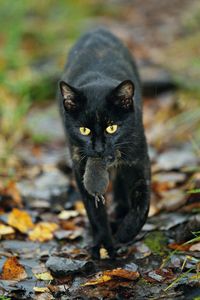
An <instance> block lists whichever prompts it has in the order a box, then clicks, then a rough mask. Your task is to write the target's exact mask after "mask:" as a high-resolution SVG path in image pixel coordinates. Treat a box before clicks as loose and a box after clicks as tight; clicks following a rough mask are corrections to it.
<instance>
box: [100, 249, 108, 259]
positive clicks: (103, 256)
mask: <svg viewBox="0 0 200 300" xmlns="http://www.w3.org/2000/svg"><path fill="white" fill-rule="evenodd" d="M100 258H101V259H107V258H109V255H108V251H107V250H106V249H105V248H101V249H100Z"/></svg>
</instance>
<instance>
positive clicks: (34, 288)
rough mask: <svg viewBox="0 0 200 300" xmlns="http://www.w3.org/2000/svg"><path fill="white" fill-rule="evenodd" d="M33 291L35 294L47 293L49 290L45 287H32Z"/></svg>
mask: <svg viewBox="0 0 200 300" xmlns="http://www.w3.org/2000/svg"><path fill="white" fill-rule="evenodd" d="M33 290H34V291H35V292H36V293H45V292H49V289H48V287H46V286H44V287H39V286H34V287H33Z"/></svg>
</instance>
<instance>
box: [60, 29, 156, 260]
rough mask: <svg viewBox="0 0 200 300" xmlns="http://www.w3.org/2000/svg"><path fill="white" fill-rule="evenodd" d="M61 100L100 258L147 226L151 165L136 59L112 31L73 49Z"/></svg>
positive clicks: (89, 36) (94, 34) (92, 35)
mask: <svg viewBox="0 0 200 300" xmlns="http://www.w3.org/2000/svg"><path fill="white" fill-rule="evenodd" d="M58 97H59V101H60V108H61V114H62V119H63V122H64V127H65V130H66V135H67V138H68V142H69V146H70V152H71V157H72V161H73V169H74V173H75V177H76V182H77V185H78V188H79V190H80V193H81V196H82V199H83V201H84V205H85V208H86V211H87V215H88V218H89V222H90V225H91V230H92V235H93V246H92V248H91V250H92V255H93V257H94V258H99V250H100V248H101V247H102V246H103V247H105V248H106V249H107V251H108V254H109V255H110V257H111V258H112V257H114V256H115V245H117V244H121V243H124V242H128V241H132V240H133V238H134V237H135V236H136V235H137V234H138V232H139V231H140V229H141V227H142V226H143V224H144V223H145V221H146V218H147V214H148V210H149V198H150V163H149V157H148V153H147V144H146V138H145V134H144V128H143V123H142V100H141V86H140V80H139V76H138V72H137V68H136V65H135V63H134V60H133V58H132V56H131V54H130V53H129V51H128V49H127V48H126V47H125V46H124V45H123V44H122V43H121V42H120V41H119V40H118V38H116V37H115V36H114V35H113V34H111V33H110V32H108V31H107V30H104V29H97V30H94V31H92V32H89V33H87V34H85V35H84V36H83V37H82V38H80V40H79V41H78V42H77V44H76V45H75V46H74V47H73V48H72V50H71V52H70V54H69V56H68V62H67V64H66V66H65V70H64V74H63V76H62V78H61V81H60V82H59V91H58ZM112 169H115V178H114V180H113V201H114V202H115V205H116V211H115V218H116V224H118V226H116V228H115V231H114V232H112V231H111V227H110V224H109V222H108V220H107V214H106V205H105V204H104V202H105V198H104V197H105V192H106V189H107V186H108V182H109V173H110V172H111V171H112Z"/></svg>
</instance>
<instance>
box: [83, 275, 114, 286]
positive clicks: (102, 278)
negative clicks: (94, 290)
mask: <svg viewBox="0 0 200 300" xmlns="http://www.w3.org/2000/svg"><path fill="white" fill-rule="evenodd" d="M111 279H112V277H111V276H108V275H100V276H98V277H97V278H96V279H91V280H89V281H87V282H86V283H84V284H82V286H87V285H96V284H102V283H105V282H107V281H110V280H111Z"/></svg>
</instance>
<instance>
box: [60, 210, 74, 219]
mask: <svg viewBox="0 0 200 300" xmlns="http://www.w3.org/2000/svg"><path fill="white" fill-rule="evenodd" d="M78 215H79V213H78V211H76V210H63V211H61V213H60V214H59V215H58V218H59V219H60V220H68V219H70V218H75V217H77V216H78Z"/></svg>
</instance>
